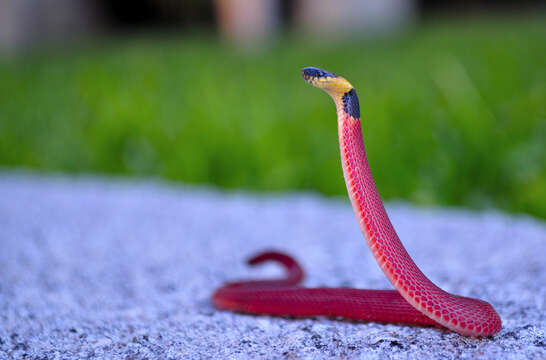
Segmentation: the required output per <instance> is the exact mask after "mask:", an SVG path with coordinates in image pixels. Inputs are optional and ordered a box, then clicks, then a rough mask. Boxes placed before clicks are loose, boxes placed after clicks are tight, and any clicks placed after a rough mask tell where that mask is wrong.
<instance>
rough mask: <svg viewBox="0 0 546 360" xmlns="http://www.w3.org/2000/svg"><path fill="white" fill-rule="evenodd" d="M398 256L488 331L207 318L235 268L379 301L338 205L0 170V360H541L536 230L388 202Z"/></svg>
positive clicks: (539, 227)
mask: <svg viewBox="0 0 546 360" xmlns="http://www.w3.org/2000/svg"><path fill="white" fill-rule="evenodd" d="M387 210H388V212H389V214H390V216H391V219H392V221H393V223H394V225H395V227H396V228H397V230H398V233H399V235H400V237H401V239H402V241H403V242H404V244H405V245H406V247H407V249H408V251H409V253H410V254H411V255H412V257H413V258H414V260H415V261H416V263H417V264H418V265H419V266H420V267H421V269H422V270H423V272H424V273H425V274H427V275H428V276H429V277H430V278H431V279H432V280H433V281H434V282H436V283H437V284H438V285H439V286H441V287H442V288H444V289H445V290H447V291H450V292H454V293H457V294H460V295H466V296H472V297H478V298H481V299H484V300H487V301H489V302H490V303H491V304H492V305H493V306H494V307H495V309H496V310H497V311H498V313H499V314H500V316H501V318H502V321H503V329H502V331H501V332H500V333H499V334H497V335H496V336H494V337H493V338H485V339H477V338H465V337H462V336H459V335H457V334H454V333H451V332H448V331H446V330H442V329H440V328H434V327H428V328H425V327H411V326H403V325H380V324H375V323H358V322H349V321H339V320H332V319H326V318H315V319H288V318H279V317H268V316H249V315H242V314H232V313H229V312H223V311H217V310H215V309H214V308H213V307H212V305H211V304H210V301H209V297H210V295H211V293H212V292H213V290H214V289H215V288H216V287H217V286H219V285H220V284H221V283H223V282H224V281H226V280H233V279H241V278H250V277H267V276H276V275H278V274H279V273H280V271H281V270H280V269H279V268H278V267H276V266H274V265H265V266H263V267H260V268H256V269H251V268H248V267H246V266H245V265H244V259H245V258H246V257H247V256H249V255H251V254H253V253H254V252H256V251H259V250H262V249H270V248H275V249H279V250H283V251H286V252H289V253H291V254H294V255H295V256H296V257H297V258H298V259H299V260H300V261H301V263H302V264H303V266H304V267H305V269H306V271H307V278H306V281H305V284H306V285H307V286H352V287H359V288H390V284H389V283H388V281H387V280H386V278H385V276H384V275H383V273H382V272H381V271H380V269H379V267H378V266H377V264H376V262H375V260H374V259H373V258H372V256H371V254H370V251H369V249H368V248H367V246H366V244H365V242H364V240H363V238H362V235H361V234H360V232H359V229H358V226H357V222H356V220H355V218H354V215H353V213H352V210H351V208H350V205H349V203H348V200H346V199H326V198H323V197H320V196H318V195H314V194H301V193H300V194H283V195H278V196H259V195H251V194H245V193H230V194H225V193H221V192H217V191H215V190H207V189H203V188H194V187H183V186H180V185H174V184H169V183H163V182H159V181H134V180H121V179H101V178H94V177H60V176H39V175H35V174H32V173H24V172H7V171H4V172H0V271H1V273H0V274H1V276H0V359H208V358H212V359H322V358H336V359H337V358H342V359H429V358H431V359H546V337H545V331H546V286H545V285H546V260H545V258H546V224H545V223H544V222H542V221H540V220H537V219H533V218H531V217H527V216H509V215H504V214H502V213H499V212H495V211H484V212H473V211H467V210H461V209H443V208H418V207H413V206H410V205H405V204H400V203H391V204H389V206H387Z"/></svg>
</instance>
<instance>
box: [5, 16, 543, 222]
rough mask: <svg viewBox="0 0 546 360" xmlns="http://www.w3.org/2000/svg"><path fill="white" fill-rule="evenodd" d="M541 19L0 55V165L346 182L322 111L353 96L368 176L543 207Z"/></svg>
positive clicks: (385, 187) (229, 184)
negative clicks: (319, 77)
mask: <svg viewBox="0 0 546 360" xmlns="http://www.w3.org/2000/svg"><path fill="white" fill-rule="evenodd" d="M543 24H544V19H542V18H538V19H534V20H533V19H523V20H519V21H518V20H481V21H474V22H472V21H467V22H448V23H443V24H439V23H437V24H428V25H424V26H421V27H419V28H416V29H414V30H412V31H411V32H410V33H408V34H406V35H404V36H402V37H396V38H382V39H375V40H371V39H368V40H353V41H351V42H340V43H337V44H336V43H329V44H328V45H324V44H320V45H319V44H309V43H308V42H305V41H304V40H302V39H283V40H282V41H279V42H278V43H277V44H276V45H275V46H274V47H273V48H269V49H266V50H263V51H260V52H256V53H253V54H248V53H247V54H244V53H240V52H236V51H234V50H233V49H230V48H229V47H226V46H222V45H221V44H219V43H217V42H216V40H215V39H214V37H212V36H206V35H187V36H184V37H182V38H176V39H173V38H171V39H165V38H161V37H149V38H145V39H138V40H127V39H125V40H123V39H117V40H112V41H109V42H108V44H95V45H86V46H84V47H83V48H80V49H79V50H77V51H74V50H71V51H61V52H50V53H43V52H41V53H34V54H29V55H25V56H19V57H16V58H11V59H4V60H2V61H1V62H0V79H1V82H0V94H1V95H0V165H3V166H9V167H11V166H25V167H30V168H36V169H42V170H47V171H50V170H54V171H66V172H99V173H111V174H131V175H138V176H161V177H164V178H168V179H174V180H180V181H183V182H186V183H206V184H213V185H217V186H220V187H222V188H244V189H250V190H257V191H278V190H294V189H295V190H299V189H310V190H316V191H319V192H322V193H324V194H328V195H335V194H345V187H344V183H343V178H342V172H341V167H340V163H339V153H338V151H339V150H338V144H337V141H338V140H337V135H336V120H335V110H334V105H333V103H332V101H331V100H330V99H329V98H328V97H327V95H325V94H324V93H322V92H321V91H319V90H317V89H314V88H312V87H310V86H309V85H307V84H306V83H305V82H304V81H302V80H301V77H300V69H301V68H302V67H304V66H309V65H311V66H318V67H323V68H325V69H328V70H330V71H332V72H335V73H338V74H340V75H343V76H345V77H347V78H348V79H349V81H351V82H352V83H353V85H355V87H356V89H357V92H358V94H359V97H360V104H361V110H362V116H363V127H364V138H365V142H366V146H367V151H368V157H369V159H370V162H371V167H372V170H373V172H374V175H375V178H376V182H377V184H378V187H379V191H380V193H381V194H382V196H383V197H384V198H386V199H392V198H403V199H409V200H411V201H413V202H416V203H420V204H444V205H465V206H470V207H474V208H483V207H498V208H502V209H505V210H509V211H514V212H520V211H523V212H527V213H530V214H533V215H535V216H539V217H542V218H546V155H545V150H546V145H545V144H546V110H545V104H546V41H545V39H546V31H545V27H544V26H543Z"/></svg>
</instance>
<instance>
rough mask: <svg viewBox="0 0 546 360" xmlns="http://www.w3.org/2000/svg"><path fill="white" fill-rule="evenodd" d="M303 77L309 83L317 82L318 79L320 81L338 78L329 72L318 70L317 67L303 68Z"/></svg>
mask: <svg viewBox="0 0 546 360" xmlns="http://www.w3.org/2000/svg"><path fill="white" fill-rule="evenodd" d="M301 75H302V77H303V78H304V79H305V81H307V82H309V81H312V80H316V79H320V78H327V77H332V78H335V77H337V75H335V74H332V73H331V72H329V71H326V70H323V69H319V68H316V67H312V66H309V67H305V68H303V70H302V71H301Z"/></svg>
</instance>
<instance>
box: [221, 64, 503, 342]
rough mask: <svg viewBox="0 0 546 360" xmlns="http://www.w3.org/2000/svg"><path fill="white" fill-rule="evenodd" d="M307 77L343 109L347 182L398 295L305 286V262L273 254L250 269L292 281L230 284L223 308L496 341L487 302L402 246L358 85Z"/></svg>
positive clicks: (321, 75) (494, 318)
mask: <svg viewBox="0 0 546 360" xmlns="http://www.w3.org/2000/svg"><path fill="white" fill-rule="evenodd" d="M302 76H303V78H304V79H305V80H306V81H307V82H308V83H310V84H312V85H314V86H315V87H318V88H320V89H323V90H324V91H326V92H327V93H328V94H329V95H330V96H331V97H332V99H333V100H334V102H335V104H336V109H337V120H338V136H339V145H340V153H341V163H342V168H343V175H344V177H345V184H346V186H347V191H348V194H349V198H350V200H351V204H352V207H353V210H354V212H355V215H356V217H357V220H358V223H359V225H360V228H361V230H362V233H363V234H364V237H365V239H366V242H367V243H368V246H369V247H370V249H371V251H372V253H373V256H374V257H375V259H376V261H377V263H378V264H379V266H380V267H381V269H382V270H383V272H384V273H385V275H386V276H387V278H388V279H389V281H390V282H391V283H392V285H393V286H394V288H395V290H359V289H348V288H313V289H311V288H304V287H299V286H298V284H299V282H300V281H301V280H302V278H303V271H302V270H301V267H300V266H299V264H298V263H297V262H296V261H295V260H294V259H293V258H291V257H290V256H288V255H285V254H282V253H278V252H273V251H270V252H265V253H262V254H260V255H258V256H256V257H254V258H251V259H250V260H249V263H250V264H258V263H261V262H263V261H276V262H279V263H281V264H282V265H284V267H285V268H286V270H287V274H288V275H287V277H286V278H283V279H276V280H254V281H241V282H233V283H228V284H225V285H224V286H222V287H220V288H219V289H218V290H216V292H215V293H214V295H213V297H212V301H213V304H214V305H215V306H216V307H217V308H220V309H225V310H232V311H240V312H246V313H252V314H270V315H287V316H316V315H325V316H334V317H343V318H348V319H355V320H363V321H375V322H396V323H410V324H420V325H441V326H444V327H446V328H448V329H450V330H452V331H455V332H457V333H459V334H461V335H467V336H491V335H493V334H495V333H497V332H499V331H500V329H501V327H502V325H501V319H500V317H499V315H498V314H497V312H496V311H495V310H494V309H493V307H492V306H491V305H490V304H489V303H487V302H485V301H482V300H478V299H472V298H468V297H463V296H457V295H453V294H450V293H448V292H446V291H444V290H442V289H440V288H439V287H438V286H436V285H435V284H434V283H432V281H430V280H429V279H428V278H427V277H426V276H425V275H424V274H423V273H422V272H421V270H420V269H419V268H418V267H417V265H416V264H415V263H414V262H413V260H412V259H411V257H410V255H409V254H408V252H407V251H406V249H405V248H404V246H403V245H402V243H401V241H400V239H399V238H398V235H397V234H396V231H395V230H394V227H393V226H392V224H391V222H390V220H389V217H388V215H387V213H386V211H385V208H384V206H383V202H382V201H381V197H380V196H379V193H378V191H377V188H376V186H375V182H374V179H373V177H372V173H371V171H370V167H369V164H368V160H367V157H366V151H365V149H364V142H363V138H362V130H361V124H360V106H359V102H358V97H357V95H356V91H355V89H354V87H353V86H352V85H351V84H350V83H349V82H348V81H347V80H346V79H344V78H343V77H341V76H338V75H335V74H333V73H331V72H328V71H325V70H322V69H318V68H313V67H307V68H304V69H303V71H302Z"/></svg>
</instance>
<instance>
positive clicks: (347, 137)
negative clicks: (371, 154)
mask: <svg viewBox="0 0 546 360" xmlns="http://www.w3.org/2000/svg"><path fill="white" fill-rule="evenodd" d="M336 105H337V117H338V136H339V146H340V154H341V164H342V168H343V176H344V178H345V185H346V186H347V192H348V195H349V199H350V201H351V205H352V207H353V211H354V213H355V215H356V218H357V220H358V224H359V226H360V229H361V230H362V233H363V234H364V237H365V239H366V242H367V243H368V245H369V246H370V248H371V249H372V252H373V253H374V256H375V257H376V258H377V255H380V254H378V253H377V251H378V250H379V249H378V248H377V247H376V246H375V244H374V241H373V234H374V233H376V232H378V231H380V230H381V229H380V226H381V225H386V224H385V223H384V222H383V223H382V224H378V223H376V222H375V221H374V218H375V217H376V216H377V217H379V218H382V219H384V218H385V217H386V216H387V214H386V212H385V209H384V206H383V202H382V201H381V198H380V196H379V192H378V191H377V187H376V185H375V182H374V179H373V177H372V174H371V170H370V166H369V163H368V159H367V156H366V150H365V147H364V141H363V138H362V129H361V122H360V118H359V117H358V118H354V117H352V116H350V115H349V114H348V113H347V112H346V111H345V109H344V106H343V103H337V102H336ZM372 212H375V213H376V214H375V215H376V216H373V217H370V216H369V215H370V214H371V213H372ZM387 219H388V218H387ZM387 222H388V225H389V226H392V225H391V224H390V221H388V220H387Z"/></svg>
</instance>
